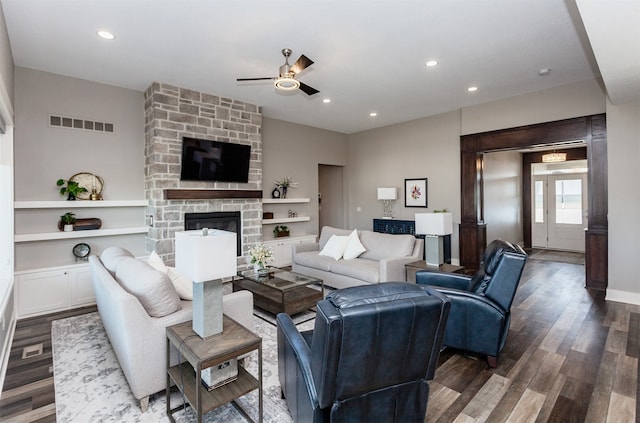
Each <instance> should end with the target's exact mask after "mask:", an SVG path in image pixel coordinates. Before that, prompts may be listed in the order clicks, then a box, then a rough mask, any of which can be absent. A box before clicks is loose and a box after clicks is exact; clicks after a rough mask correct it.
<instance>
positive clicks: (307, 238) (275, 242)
mask: <svg viewBox="0 0 640 423" xmlns="http://www.w3.org/2000/svg"><path fill="white" fill-rule="evenodd" d="M306 242H316V236H315V235H299V236H288V237H282V238H275V239H272V240H268V241H264V245H266V246H268V247H270V248H271V250H272V251H273V261H272V262H270V263H269V265H271V266H275V267H285V266H291V258H292V247H293V245H295V244H302V243H306Z"/></svg>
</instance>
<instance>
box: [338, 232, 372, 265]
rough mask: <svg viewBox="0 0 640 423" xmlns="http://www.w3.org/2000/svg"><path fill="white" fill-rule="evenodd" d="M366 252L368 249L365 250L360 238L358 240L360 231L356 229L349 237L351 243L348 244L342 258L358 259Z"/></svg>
mask: <svg viewBox="0 0 640 423" xmlns="http://www.w3.org/2000/svg"><path fill="white" fill-rule="evenodd" d="M365 251H367V249H366V248H364V246H363V245H362V243H361V242H360V238H358V231H357V230H355V229H354V230H353V232H351V234H350V235H349V242H348V243H347V247H346V248H345V249H344V253H343V254H342V258H343V259H345V260H351V259H354V258H357V257H358V256H360V254H362V253H364V252H365Z"/></svg>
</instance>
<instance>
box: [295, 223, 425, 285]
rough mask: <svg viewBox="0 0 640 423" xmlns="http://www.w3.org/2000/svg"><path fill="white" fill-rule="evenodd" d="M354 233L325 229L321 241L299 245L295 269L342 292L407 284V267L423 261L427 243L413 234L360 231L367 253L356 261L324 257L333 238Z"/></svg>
mask: <svg viewBox="0 0 640 423" xmlns="http://www.w3.org/2000/svg"><path fill="white" fill-rule="evenodd" d="M352 232H353V231H351V230H347V229H338V228H333V227H330V226H325V227H323V228H322V231H321V232H320V238H319V239H318V242H314V243H302V244H295V245H294V246H293V250H292V266H291V269H292V270H293V271H294V272H296V273H300V274H303V275H307V276H312V277H316V278H320V279H322V280H323V281H324V284H325V285H328V286H330V287H333V288H337V289H341V288H348V287H351V286H358V285H364V284H372V283H379V282H391V281H393V282H401V281H406V280H407V279H406V278H407V275H406V271H405V264H407V263H411V262H414V261H417V260H422V255H423V248H424V240H422V239H417V238H416V237H414V236H413V235H391V234H384V233H379V232H373V231H367V230H359V231H357V233H358V237H359V240H360V243H361V244H362V246H363V247H364V248H365V251H364V252H363V253H362V254H361V255H360V256H359V257H357V258H354V259H349V260H345V259H339V260H336V259H334V258H332V257H327V256H323V255H320V252H321V251H322V249H323V248H324V247H325V245H326V244H327V242H328V241H329V239H330V238H331V236H332V235H338V236H346V235H349V234H351V233H352Z"/></svg>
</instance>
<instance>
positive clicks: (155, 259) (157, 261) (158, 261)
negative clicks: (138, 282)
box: [147, 251, 167, 273]
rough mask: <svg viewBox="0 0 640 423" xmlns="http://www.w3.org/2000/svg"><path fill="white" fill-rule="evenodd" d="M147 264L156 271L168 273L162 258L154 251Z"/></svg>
mask: <svg viewBox="0 0 640 423" xmlns="http://www.w3.org/2000/svg"><path fill="white" fill-rule="evenodd" d="M147 263H149V264H150V265H151V267H153V268H154V269H156V270H159V271H161V272H164V273H167V266H166V265H165V264H164V261H163V260H162V258H161V257H160V256H159V255H158V253H156V252H155V251H153V252H152V253H151V254H150V255H149V259H148V260H147Z"/></svg>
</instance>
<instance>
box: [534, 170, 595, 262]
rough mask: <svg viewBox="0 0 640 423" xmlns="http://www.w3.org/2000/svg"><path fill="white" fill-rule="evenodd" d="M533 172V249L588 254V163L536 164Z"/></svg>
mask: <svg viewBox="0 0 640 423" xmlns="http://www.w3.org/2000/svg"><path fill="white" fill-rule="evenodd" d="M531 173H532V175H531V185H532V186H531V196H532V198H531V216H532V219H531V246H532V247H533V248H544V249H553V250H565V251H577V252H582V253H584V250H585V249H584V246H585V239H584V232H585V229H586V228H587V227H588V213H587V210H588V208H587V207H588V206H587V205H588V195H589V191H588V182H587V161H586V160H572V161H567V162H562V163H534V164H533V165H532V166H531Z"/></svg>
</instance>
